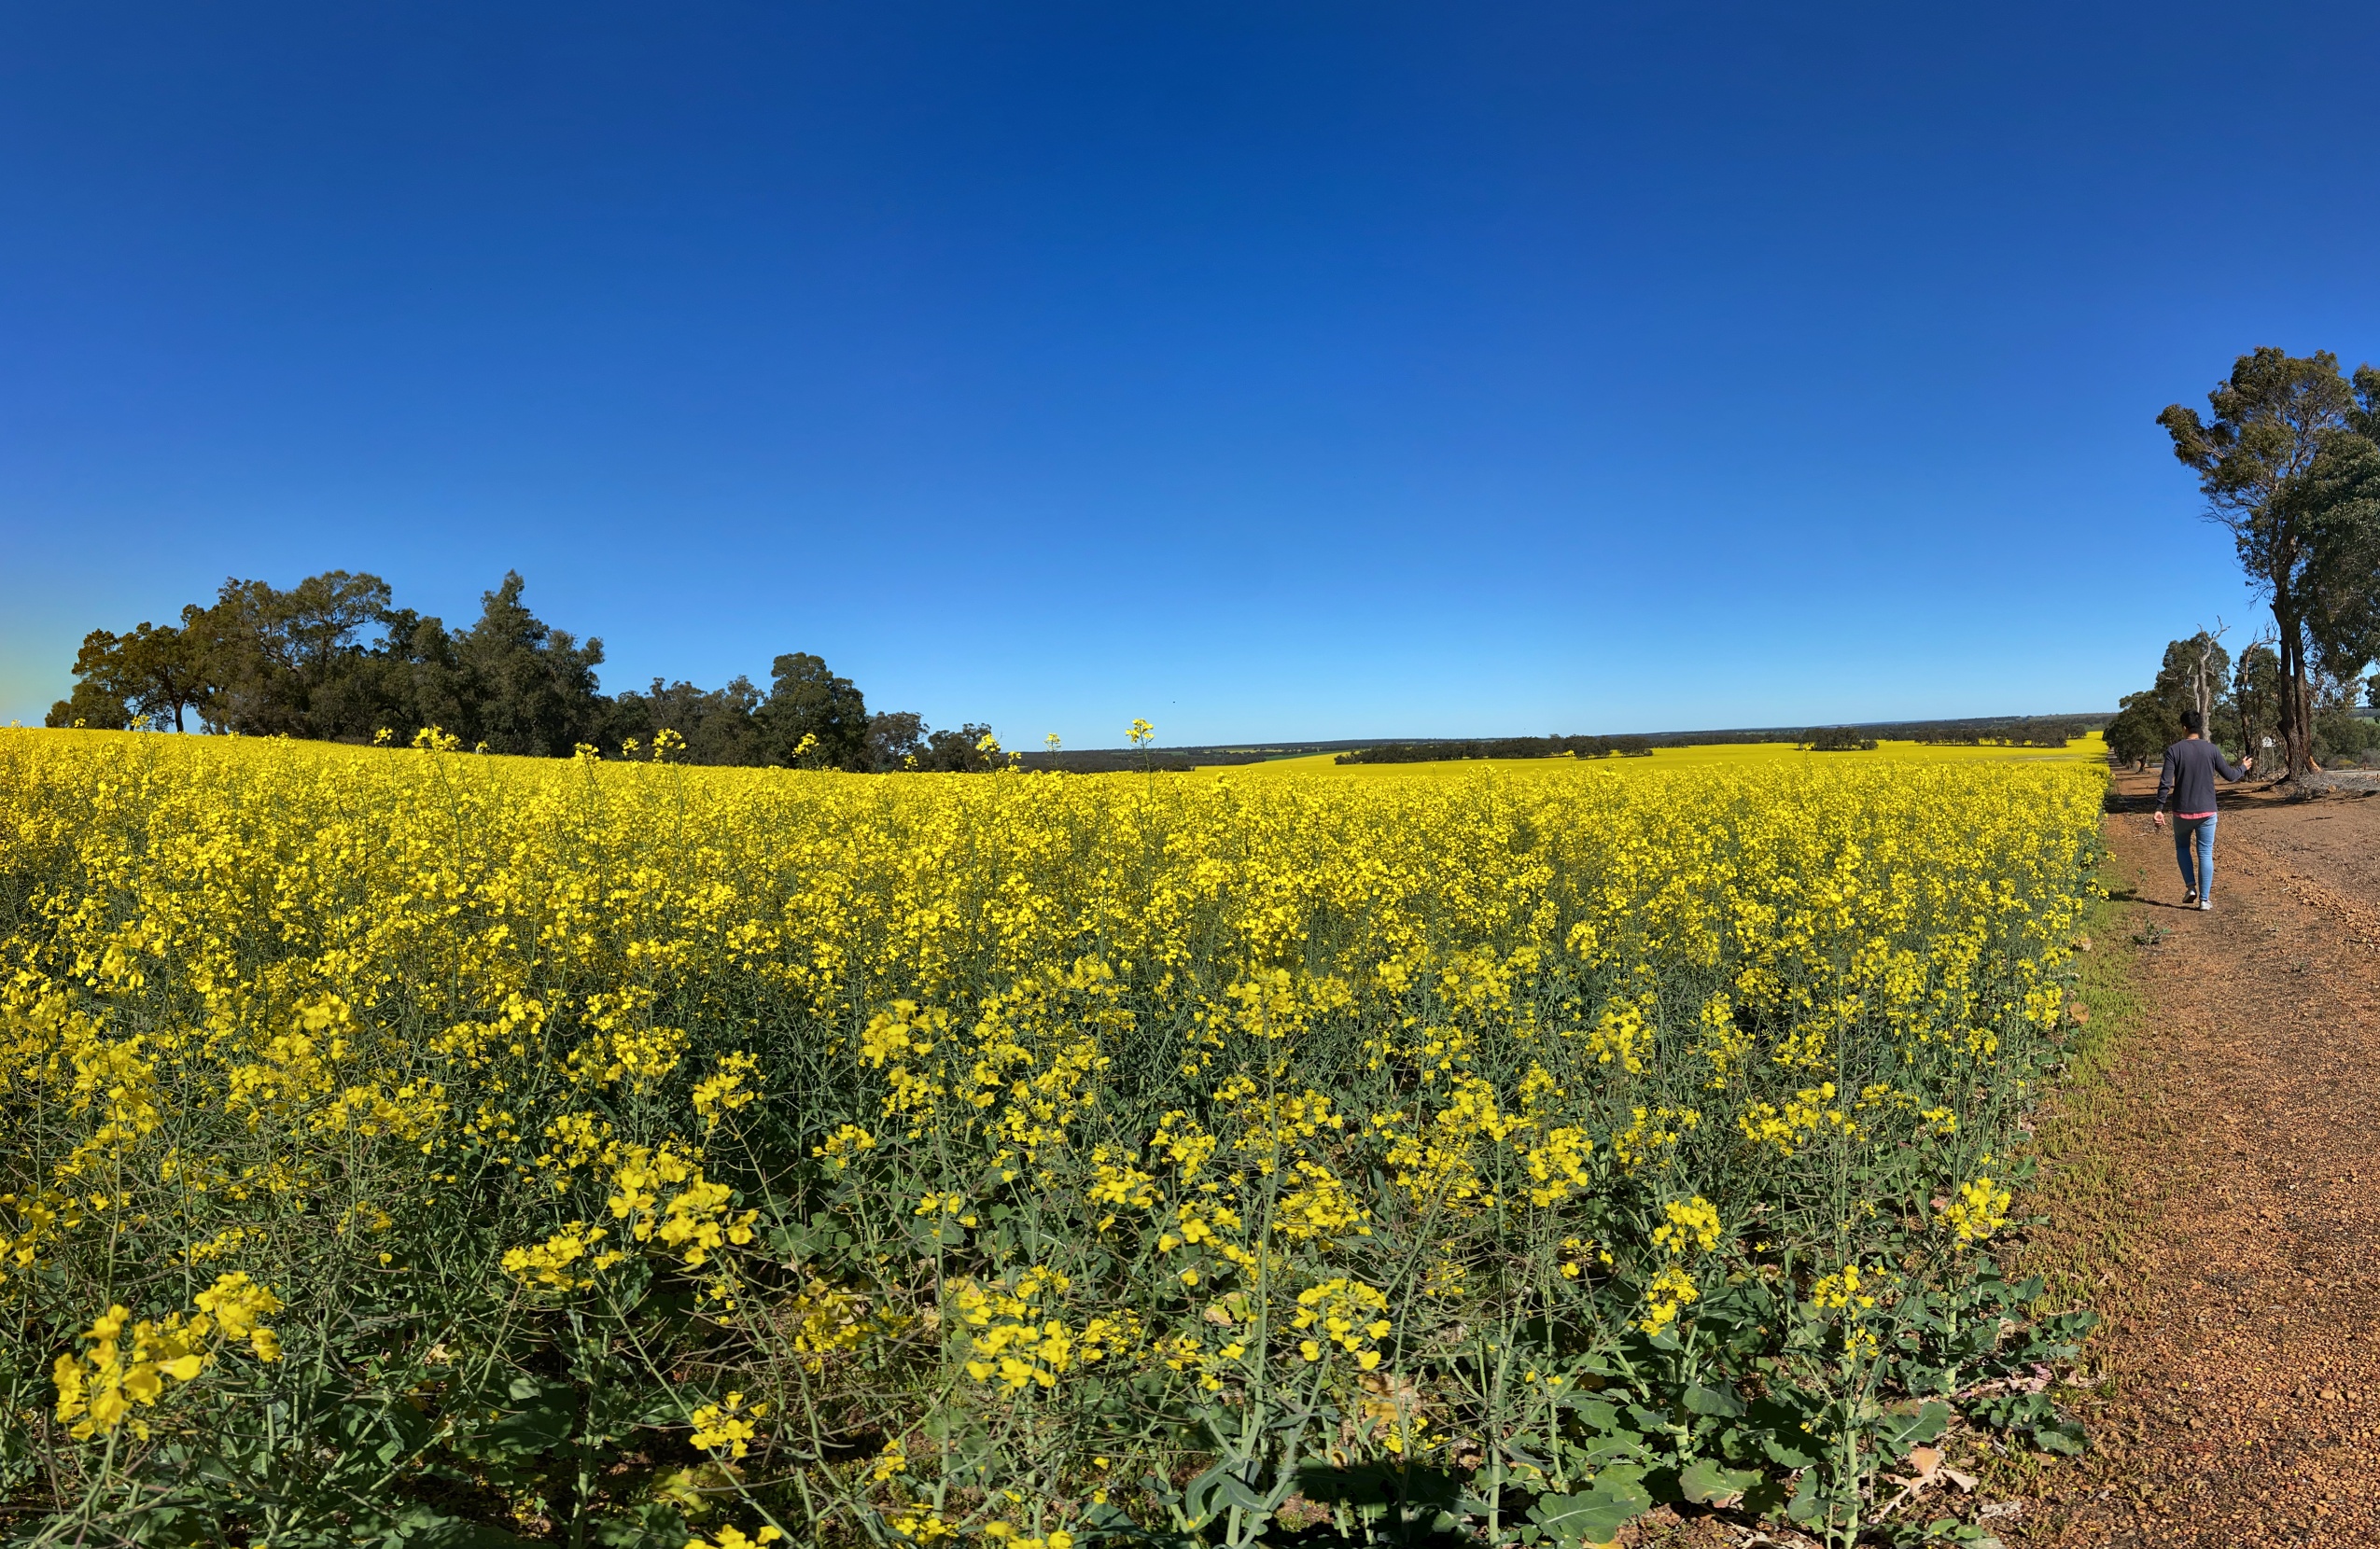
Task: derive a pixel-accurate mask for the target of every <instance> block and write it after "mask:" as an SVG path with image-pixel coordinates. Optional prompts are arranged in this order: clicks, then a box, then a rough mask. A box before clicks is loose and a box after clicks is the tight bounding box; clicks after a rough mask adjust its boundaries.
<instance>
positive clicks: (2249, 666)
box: [2232, 640, 2281, 759]
mask: <svg viewBox="0 0 2380 1549" xmlns="http://www.w3.org/2000/svg"><path fill="white" fill-rule="evenodd" d="M2232 705H2233V709H2234V710H2235V711H2236V712H2237V714H2238V720H2237V724H2238V728H2239V743H2240V748H2241V750H2242V751H2244V752H2247V753H2251V754H2253V755H2255V756H2256V757H2257V758H2259V759H2261V758H2263V757H2264V756H2265V755H2264V739H2265V738H2266V737H2269V736H2277V735H2279V732H2280V725H2279V721H2278V719H2276V718H2277V717H2278V715H2279V712H2280V705H2281V658H2280V656H2279V655H2278V654H2277V653H2276V652H2275V650H2274V649H2273V647H2272V644H2271V643H2270V642H2269V641H2265V640H2259V641H2257V642H2255V643H2254V644H2253V645H2251V646H2249V647H2248V648H2247V649H2246V650H2243V651H2241V652H2240V653H2239V662H2238V663H2237V664H2236V665H2235V666H2234V667H2233V671H2232Z"/></svg>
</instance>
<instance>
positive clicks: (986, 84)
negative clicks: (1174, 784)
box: [0, 0, 2380, 747]
mask: <svg viewBox="0 0 2380 1549" xmlns="http://www.w3.org/2000/svg"><path fill="white" fill-rule="evenodd" d="M2375 63H2380V9H2375V8H2374V7H2372V6H2370V5H2368V4H2362V5H2339V6H2333V7H2311V6H2304V7H2244V6H2238V5H2235V4H2234V5H2226V6H2222V7H2190V6H2174V5H2168V6H2162V7H2149V6H2138V5H2135V6H2126V7H2099V6H2091V5H2075V4H2061V5H2057V6H2042V7H2026V6H2014V7H2009V6H2002V7H1944V6H1911V5H1909V4H1906V3H1905V0H1896V3H1894V4H1880V5H1874V6H1833V7H1827V6H1821V7H1779V6H1761V7H1728V6H1713V5H1700V6H1694V7H1641V6H1628V7H1617V6H1615V7H1588V6H1583V5H1579V4H1575V3H1561V4H1553V5H1523V4H1505V5H1496V6H1488V7H1481V6H1458V5H1450V4H1449V5H1437V6H1429V7H1417V6H1409V5H1393V4H1381V3H1378V0H1365V3H1363V4H1346V5H1323V4H1298V5H1292V6H1283V5H1279V4H1263V5H1230V4H1218V3H1211V0H1201V3H1198V4H1195V5H1192V4H1150V5H1142V4H1127V5H1118V4H1114V3H1113V0H1102V3H1099V4H1082V5H1035V4H1003V5H992V4H970V5H945V6H920V5H908V4H897V3H886V0H870V3H868V4H864V5H861V4H846V5H815V4H792V3H777V4H693V5H682V6H681V5H671V6H658V5H652V4H650V3H639V4H632V5H609V4H586V3H574V4H571V5H567V6H562V5H555V6H549V7H530V6H521V5H501V4H497V5H487V4H455V5H421V4H402V5H399V4H388V5H383V6H358V5H342V4H325V3H322V0H309V3H306V4H302V5H297V4H292V5H287V6H264V5H239V4H232V5H206V6H192V5H188V4H175V5H157V6H128V5H110V4H105V3H98V0H77V3H74V4H66V3H55V4H48V5H20V6H13V7H8V8H7V10H6V11H5V12H0V720H6V719H9V718H11V717H21V718H23V719H28V720H37V719H38V717H39V715H40V713H41V711H42V709H43V708H44V707H45V706H46V705H48V704H49V701H50V700H51V699H52V698H55V697H57V696H59V695H61V694H63V693H64V692H65V691H66V689H67V687H68V684H69V678H68V673H67V668H68V665H69V663H71V660H72V657H73V653H74V647H75V643H76V641H77V639H78V638H79V637H80V636H81V635H82V633H83V632H84V631H85V630H87V629H90V628H91V627H94V626H99V625H105V626H108V627H113V628H124V627H128V626H130V625H131V624H133V623H134V622H136V621H139V620H141V619H144V618H154V619H164V618H166V617H168V616H170V615H172V614H173V613H174V612H175V609H176V608H177V607H178V606H179V605H180V604H181V603H183V602H185V601H189V600H193V599H200V598H203V597H205V596H207V595H209V594H211V593H212V591H213V589H214V587H215V586H216V584H217V582H219V581H220V580H221V579H223V578H224V577H226V576H234V575H236V576H241V577H250V576H254V577H261V578H264V579H269V580H272V581H274V582H276V583H278V584H285V585H286V584H288V583H290V582H292V581H295V580H296V579H299V578H300V577H301V576H302V575H305V574H307V573H309V572H311V571H314V570H318V569H326V568H331V567H344V568H348V569H369V570H372V571H376V572H378V573H380V574H382V575H384V576H385V577H386V578H387V579H389V580H390V581H391V582H392V583H393V584H394V585H395V587H396V589H397V593H398V596H399V601H400V602H404V603H408V604H411V605H412V606H413V607H419V608H421V609H423V610H424V611H427V612H435V613H439V614H441V615H443V616H444V617H445V618H446V619H447V620H448V621H450V622H455V623H467V622H468V621H469V620H470V619H471V618H472V617H473V616H475V615H476V613H477V610H478V596H479V593H480V592H481V591H482V590H483V589H484V588H486V587H489V586H491V585H493V584H494V583H495V582H496V580H497V579H498V578H499V577H500V576H501V574H502V573H503V572H504V570H505V569H506V568H508V567H514V568H518V569H519V570H520V571H521V572H522V573H523V574H524V575H525V576H526V577H527V579H528V583H529V592H528V600H529V602H530V604H531V605H532V606H533V607H536V608H537V609H539V612H540V613H541V614H543V616H544V617H546V618H547V619H548V620H549V621H552V622H554V623H557V624H561V625H564V626H567V627H569V628H572V629H575V630H577V631H579V632H580V633H581V634H593V635H600V636H602V638H603V640H604V642H605V646H606V649H607V650H608V652H609V660H608V663H607V664H606V666H605V668H604V673H603V677H604V681H605V684H606V686H607V687H608V688H615V689H616V688H620V687H623V686H631V685H635V684H638V683H641V682H642V681H643V680H644V679H646V678H649V677H652V676H653V675H655V674H666V675H668V676H670V677H691V678H693V679H694V680H696V681H698V682H701V683H704V684H706V685H708V684H714V683H717V682H719V681H721V680H722V679H724V678H726V677H729V676H731V675H733V674H735V673H736V672H749V673H751V674H753V675H754V676H755V677H763V678H764V677H765V675H766V671H767V665H768V663H769V660H770V658H771V657H772V656H774V655H776V654H777V653H778V652H780V651H785V650H793V649H807V650H814V651H817V652H819V653H820V654H822V655H823V656H825V657H826V659H827V660H828V661H829V662H830V663H832V664H833V666H834V667H835V668H836V670H838V671H840V672H843V673H846V674H847V675H849V676H850V677H853V678H855V679H856V680H857V681H858V682H859V684H860V686H861V688H862V689H863V690H864V691H866V693H867V695H868V700H869V703H870V705H872V706H874V707H876V708H910V709H916V710H918V711H921V712H923V713H924V714H925V716H926V717H927V719H929V720H930V721H932V722H934V723H936V724H948V723H955V722H957V721H959V720H960V719H989V720H990V721H991V722H992V723H993V724H994V725H995V726H996V727H997V728H998V729H999V730H1000V731H1001V733H1002V734H1003V735H1004V736H1005V737H1006V739H1007V740H1008V741H1009V742H1010V744H1011V745H1012V746H1018V745H1023V746H1031V745H1033V744H1036V743H1038V741H1039V739H1040V737H1041V735H1042V733H1044V732H1047V731H1053V730H1054V731H1057V732H1058V733H1061V734H1062V735H1063V736H1064V737H1065V738H1066V740H1067V742H1068V743H1069V744H1070V745H1071V746H1077V747H1093V746H1113V745H1115V744H1116V743H1118V742H1119V741H1120V740H1121V732H1122V729H1123V726H1124V724H1125V722H1126V721H1127V720H1128V719H1130V718H1132V717H1133V716H1136V715H1140V716H1146V717H1148V718H1149V719H1151V720H1153V721H1155V722H1156V724H1157V726H1158V729H1159V734H1160V738H1161V740H1162V741H1165V742H1167V743H1182V742H1197V741H1211V740H1222V739H1231V738H1243V737H1246V738H1253V737H1289V736H1314V737H1332V736H1362V735H1380V734H1426V733H1443V734H1461V733H1542V732H1547V731H1557V730H1558V731H1588V732H1613V731H1626V730H1637V729H1661V728H1673V727H1692V726H1717V725H1743V724H1799V723H1804V722H1809V721H1813V720H1828V721H1832V720H1841V719H1882V718H1895V717H1915V716H1957V715H1973V714H1985V713H1997V712H2007V711H2020V710H2052V709H2067V708H2086V707H2095V706H2106V705H2112V704H2113V702H2114V700H2115V699H2116V697H2117V696H2118V695H2119V694H2121V693H2123V692H2126V691H2130V690H2132V689H2135V688H2137V687H2140V686H2142V685H2143V684H2144V683H2145V681H2146V680H2147V678H2148V677H2149V676H2150V675H2151V673H2152V672H2153V670H2154V667H2155V663H2156V659H2157V656H2158V654H2159V651H2160V649H2161V648H2162V646H2163V642H2164V640H2165V639H2167V638H2168V637H2170V636H2173V635H2180V634H2186V633H2188V632H2189V631H2190V630H2191V629H2193V628H2195V627H2197V626H2198V625H2199V624H2200V623H2202V622H2204V621H2210V620H2211V619H2212V618H2213V617H2214V616H2215V615H2217V614H2218V613H2220V614H2222V615H2223V616H2224V617H2225V618H2226V619H2229V620H2233V621H2241V620H2245V619H2247V618H2248V617H2249V615H2250V611H2251V609H2250V605H2249V604H2248V602H2247V596H2246V594H2245V593H2244V591H2243V589H2242V587H2241V585H2240V583H2239V580H2238V577H2237V573H2236V569H2235V567H2234V565H2233V562H2232V559H2231V554H2230V551H2229V546H2228V542H2227V540H2226V539H2225V538H2224V537H2223V535H2222V534H2220V533H2219V531H2217V530H2216V529H2213V528H2210V527H2208V526H2206V525H2205V524H2204V523H2201V522H2199V521H2197V520H2196V512H2197V510H2198V507H2199V502H2198V497H2197V495H2196V492H2195V489H2194V487H2193V485H2192V483H2191V480H2190V478H2189V477H2188V475H2187V474H2186V473H2185V472H2184V471H2183V470H2182V469H2181V468H2180V467H2178V465H2177V464H2176V463H2175V462H2174V461H2173V458H2172V455H2171V453H2170V452H2169V451H2168V449H2167V446H2166V444H2165V442H2164V438H2163V433H2162V432H2161V431H2160V430H2159V429H2158V428H2157V427H2156V426H2155V425H2154V424H2152V423H2151V418H2152V416H2153V415H2154V414H2155V412H2157V410H2158V409H2160V408H2161V407H2163V405H2164V404H2166V403H2167V402H2170V401H2173V400H2175V399H2184V400H2188V401H2191V402H2193V403H2195V402H2200V401H2203V395H2204V394H2205V390H2206V388H2207V387H2208V386H2209V385H2211V384H2213V382H2214V381H2215V380H2216V379H2217V378H2218V377H2219V375H2221V374H2222V373H2223V371H2224V370H2227V369H2228V367H2229V364H2230V361H2231V359H2232V357H2233V356H2234V355H2236V354H2238V353H2240V352H2242V351H2244V350H2247V349H2248V348H2250V347H2252V346H2254V345H2258V344H2265V343H2273V344H2279V345H2282V346H2285V347H2287V348H2289V349H2290V350H2292V351H2294V352H2304V351H2307V350H2311V349H2316V348H2322V347H2328V348H2331V349H2333V350H2336V351H2338V352H2339V353H2340V355H2341V356H2343V357H2345V362H2346V363H2347V364H2348V365H2349V366H2352V365H2354V364H2355V363H2356V362H2357V361H2359V360H2361V359H2365V358H2375V359H2380V284H2376V283H2375V282H2376V281H2380V264H2375V254H2376V253H2380V241H2375V239H2376V238H2380V175H2376V174H2380V134H2375V133H2374V132H2373V124H2374V119H2373V108H2372V101H2373V91H2372V75H2373V67H2374V65H2375Z"/></svg>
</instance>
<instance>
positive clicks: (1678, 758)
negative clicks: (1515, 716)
mask: <svg viewBox="0 0 2380 1549" xmlns="http://www.w3.org/2000/svg"><path fill="white" fill-rule="evenodd" d="M2106 758H2107V743H2106V741H2105V740H2104V739H2103V738H2102V737H2101V736H2100V734H2099V733H2096V732H2093V733H2090V734H2089V735H2088V736H2081V737H2077V738H2075V739H2074V741H2073V742H2071V743H2069V744H2067V745H2066V746H2065V747H2063V748H2043V747H1941V746H1939V745H1935V744H1930V743H1917V742H1887V743H1884V744H1883V745H1882V746H1881V747H1878V748H1877V749H1876V750H1875V751H1874V752H1872V753H1807V752H1804V751H1802V750H1801V749H1800V748H1799V747H1794V746H1793V744H1791V743H1786V742H1730V743H1712V744H1707V745H1703V746H1700V747H1661V748H1656V749H1655V750H1654V752H1653V755H1652V756H1651V757H1650V758H1643V759H1589V760H1587V761H1585V762H1587V763H1589V765H1591V766H1593V767H1596V768H1607V769H1617V770H1646V769H1706V768H1714V767H1717V766H1720V765H1729V766H1733V765H1739V764H1752V763H1777V762H1783V761H1800V762H1806V763H1818V764H1826V765H1833V764H1856V763H1880V762H1885V761H1895V762H1916V763H1947V762H1957V761H1970V760H1976V759H1983V760H1989V761H1994V762H2009V761H2015V762H2020V763H2079V762H2085V761H2093V762H2095V761H2102V760H2105V759H2106ZM1336 759H1337V754H1334V753H1314V754H1309V755H1308V756H1306V757H1304V758H1297V759H1274V760H1271V761H1267V762H1265V763H1243V764H1202V765H1200V766H1199V773H1200V774H1222V773H1225V772H1228V773H1230V774H1257V775H1271V774H1337V775H1342V776H1345V777H1347V778H1350V779H1382V778H1394V777H1397V776H1400V775H1424V776H1427V775H1439V776H1444V775H1449V774H1462V773H1463V772H1465V771H1468V770H1477V769H1483V768H1485V769H1498V770H1547V769H1572V768H1575V767H1576V766H1577V764H1578V763H1579V762H1580V761H1578V760H1575V759H1449V760H1447V761H1444V762H1441V763H1338V762H1336Z"/></svg>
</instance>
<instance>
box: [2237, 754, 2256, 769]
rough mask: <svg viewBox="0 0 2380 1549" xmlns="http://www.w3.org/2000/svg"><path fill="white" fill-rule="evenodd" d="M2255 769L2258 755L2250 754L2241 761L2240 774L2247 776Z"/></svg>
mask: <svg viewBox="0 0 2380 1549" xmlns="http://www.w3.org/2000/svg"><path fill="white" fill-rule="evenodd" d="M2255 767H2256V755H2255V754H2253V753H2250V754H2249V755H2248V756H2247V758H2245V759H2242V760H2241V761H2239V772H2240V773H2241V774H2247V772H2248V771H2249V770H2251V769H2254V768H2255Z"/></svg>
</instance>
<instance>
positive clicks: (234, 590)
mask: <svg viewBox="0 0 2380 1549" xmlns="http://www.w3.org/2000/svg"><path fill="white" fill-rule="evenodd" d="M388 601H389V594H388V583H387V582H386V581H385V580H382V579H380V578H379V577H378V576H373V575H366V574H362V573H357V574H350V573H348V572H347V571H344V570H329V571H325V572H324V573H323V574H321V575H319V576H308V577H307V578H306V579H303V580H301V581H300V582H299V583H298V584H297V585H295V586H293V587H291V588H289V589H288V590H287V591H286V592H284V591H280V590H278V589H276V588H274V587H273V586H272V585H270V584H269V583H267V582H264V581H260V580H239V579H231V580H227V581H225V582H224V583H223V585H222V587H221V589H220V590H219V591H217V593H216V599H215V605H214V606H213V607H208V608H205V609H203V610H202V609H189V608H186V609H184V610H183V622H182V628H183V632H184V633H185V634H186V635H196V636H197V637H198V639H199V640H201V641H203V647H202V648H201V649H202V650H203V657H204V661H205V663H206V675H207V677H209V679H210V680H211V681H212V684H213V686H214V687H213V692H212V693H211V694H210V695H209V696H208V703H207V705H206V707H205V710H204V712H203V713H204V715H205V717H206V719H208V720H209V722H210V723H211V724H214V725H217V726H218V727H220V728H222V729H224V730H229V731H233V732H241V733H246V734H248V735H251V736H292V737H336V736H343V735H344V736H370V735H371V733H372V731H373V730H374V729H375V728H374V727H373V725H372V724H371V723H372V722H373V721H374V720H375V719H377V717H378V715H379V713H380V712H381V709H382V705H380V703H379V700H380V697H381V696H380V695H379V693H378V692H377V691H376V685H377V679H378V674H377V673H376V672H375V671H373V669H372V667H371V664H370V663H369V658H370V656H371V650H370V649H369V647H367V645H366V644H365V642H364V639H363V635H364V632H365V631H367V630H369V629H371V628H373V627H374V626H377V625H379V624H381V622H382V621H383V620H385V618H386V617H387V614H388Z"/></svg>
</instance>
